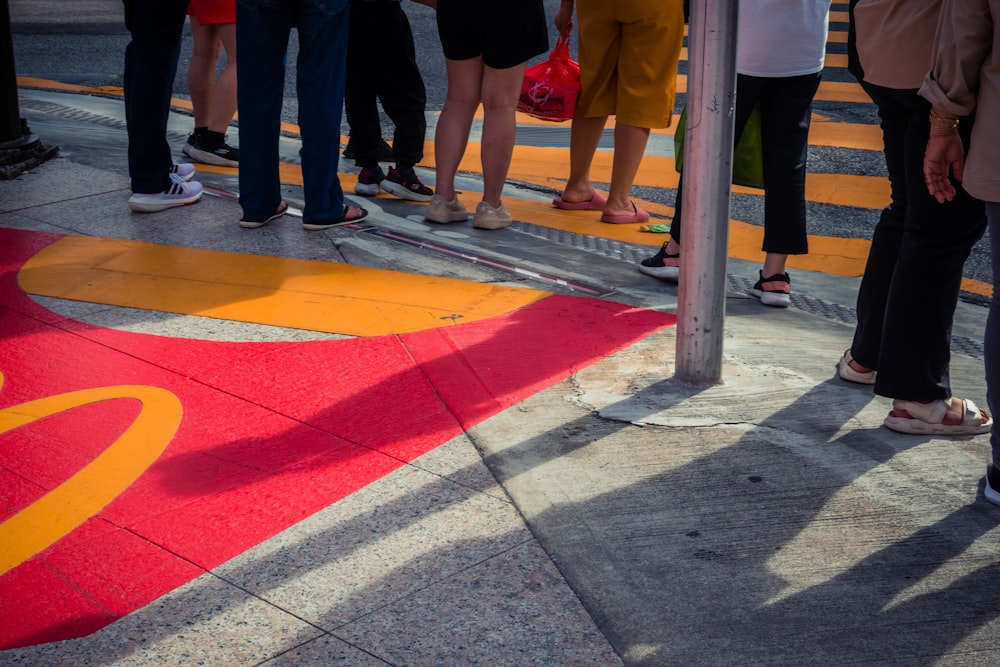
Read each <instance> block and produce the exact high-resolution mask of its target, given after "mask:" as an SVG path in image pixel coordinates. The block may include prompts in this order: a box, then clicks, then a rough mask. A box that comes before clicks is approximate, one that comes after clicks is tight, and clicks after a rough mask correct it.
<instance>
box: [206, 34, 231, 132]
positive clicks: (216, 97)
mask: <svg viewBox="0 0 1000 667" xmlns="http://www.w3.org/2000/svg"><path fill="white" fill-rule="evenodd" d="M208 27H209V28H212V29H213V32H214V35H215V36H214V38H213V41H215V42H216V43H219V42H221V43H222V46H223V47H224V48H225V50H226V67H225V69H223V70H222V73H221V74H220V75H219V78H218V80H216V82H215V89H214V91H213V94H212V105H211V107H210V109H209V112H208V129H210V130H212V131H213V132H218V133H220V134H225V133H226V130H227V129H229V124H230V123H231V122H232V120H233V116H234V115H235V114H236V24H235V23H219V24H216V25H211V26H208ZM216 53H218V50H216ZM212 75H213V76H214V75H215V67H214V63H213V67H212Z"/></svg>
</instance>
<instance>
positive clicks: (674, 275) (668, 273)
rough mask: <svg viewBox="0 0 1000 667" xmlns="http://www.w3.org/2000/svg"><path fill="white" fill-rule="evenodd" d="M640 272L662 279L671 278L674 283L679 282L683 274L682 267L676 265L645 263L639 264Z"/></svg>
mask: <svg viewBox="0 0 1000 667" xmlns="http://www.w3.org/2000/svg"><path fill="white" fill-rule="evenodd" d="M639 272H640V273H645V274H646V275H647V276H653V277H654V278H659V279H660V280H669V281H670V282H672V283H675V282H677V279H678V278H679V277H680V274H681V270H680V268H678V267H676V266H645V265H643V264H640V265H639Z"/></svg>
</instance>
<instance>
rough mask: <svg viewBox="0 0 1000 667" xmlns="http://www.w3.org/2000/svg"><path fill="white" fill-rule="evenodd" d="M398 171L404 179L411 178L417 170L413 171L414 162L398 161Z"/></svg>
mask: <svg viewBox="0 0 1000 667" xmlns="http://www.w3.org/2000/svg"><path fill="white" fill-rule="evenodd" d="M396 173H398V174H399V175H400V177H402V178H404V179H409V178H410V177H411V176H416V175H417V172H415V171H413V165H412V164H399V163H398V162H397V163H396Z"/></svg>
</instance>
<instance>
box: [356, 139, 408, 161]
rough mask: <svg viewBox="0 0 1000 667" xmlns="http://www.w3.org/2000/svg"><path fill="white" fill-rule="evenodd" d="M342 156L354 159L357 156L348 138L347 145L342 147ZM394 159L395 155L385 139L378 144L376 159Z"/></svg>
mask: <svg viewBox="0 0 1000 667" xmlns="http://www.w3.org/2000/svg"><path fill="white" fill-rule="evenodd" d="M344 157H345V158H347V159H348V160H356V159H357V157H356V156H355V155H354V144H353V142H352V141H351V140H350V139H348V140H347V146H345V147H344ZM395 159H396V155H395V154H394V153H393V152H392V146H390V145H389V142H388V141H386V140H385V139H383V140H382V143H380V144H379V145H378V161H379V162H392V161H393V160H395Z"/></svg>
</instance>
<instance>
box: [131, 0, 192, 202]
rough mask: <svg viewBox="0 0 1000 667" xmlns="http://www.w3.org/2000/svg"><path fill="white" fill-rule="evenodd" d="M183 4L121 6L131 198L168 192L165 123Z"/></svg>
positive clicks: (137, 1) (135, 1)
mask: <svg viewBox="0 0 1000 667" xmlns="http://www.w3.org/2000/svg"><path fill="white" fill-rule="evenodd" d="M187 8H188V0H157V1H156V2H150V1H149V0H124V9H125V27H127V28H128V30H129V32H130V33H131V34H132V40H131V41H130V42H129V43H128V46H126V47H125V79H124V84H125V124H126V126H127V127H128V172H129V177H130V178H131V180H132V192H136V193H142V194H152V193H155V192H164V191H165V190H166V189H167V188H169V187H170V165H171V164H173V158H172V157H171V156H170V145H169V144H167V118H168V117H169V115H170V97H171V94H172V92H173V88H174V75H175V74H176V73H177V57H178V55H179V54H180V48H181V33H182V32H183V31H184V21H185V20H186V19H187Z"/></svg>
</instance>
